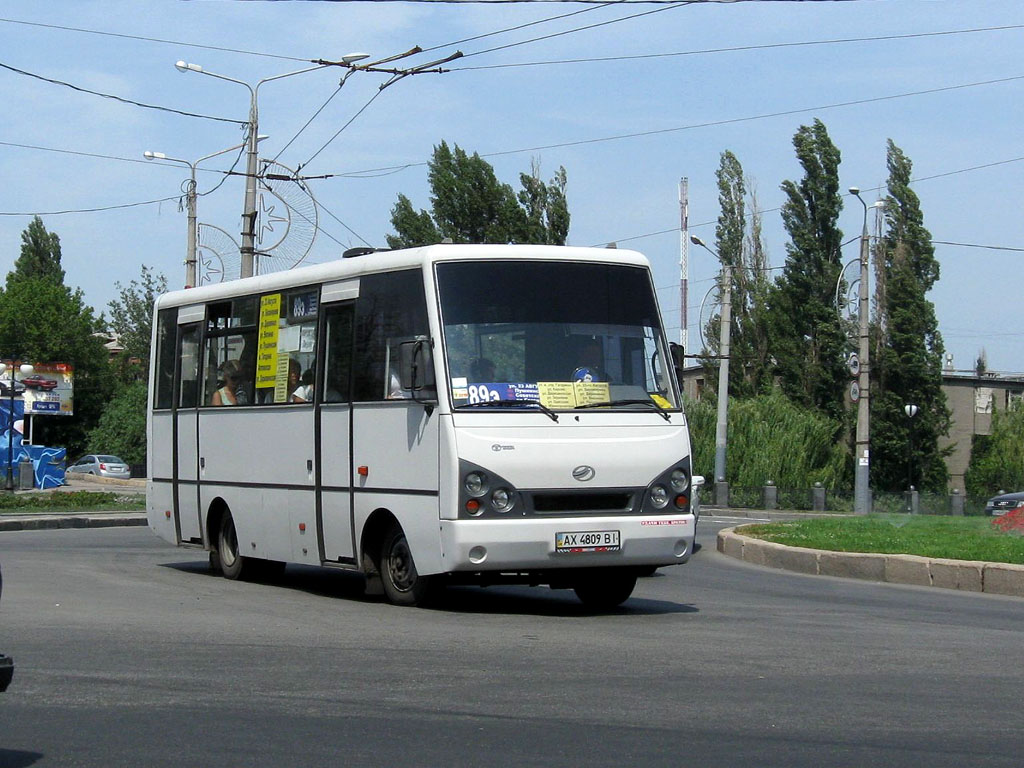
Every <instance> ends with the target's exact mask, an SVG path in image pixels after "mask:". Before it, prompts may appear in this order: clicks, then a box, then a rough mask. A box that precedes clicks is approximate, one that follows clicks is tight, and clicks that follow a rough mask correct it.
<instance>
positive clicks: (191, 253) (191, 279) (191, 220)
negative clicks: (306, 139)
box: [142, 136, 267, 288]
mask: <svg viewBox="0 0 1024 768" xmlns="http://www.w3.org/2000/svg"><path fill="white" fill-rule="evenodd" d="M265 138H267V137H266V136H257V137H256V141H257V142H260V141H263V139H265ZM244 146H245V143H242V144H235V146H233V147H228V148H227V149H222V150H220V151H219V152H214V153H212V154H209V155H204V156H203V157H200V158H199V159H198V160H196V161H195V162H194V163H190V162H189V161H188V160H180V159H178V158H177V157H169V156H167V155H165V154H164V153H163V152H150V151H148V150H147V151H145V152H143V153H142V156H143V157H144V158H146V159H147V160H164V161H166V162H168V163H181V164H182V165H187V166H188V167H189V170H190V171H191V178H190V179H189V182H188V188H187V191H186V193H185V200H186V203H187V208H188V243H187V250H186V254H187V255H186V257H185V287H186V288H195V287H196V279H197V278H196V249H197V248H198V245H199V242H198V234H197V229H196V167H197V166H198V165H199V164H200V163H201V162H203V161H204V160H209V159H210V158H211V157H217V156H218V155H223V154H225V153H226V152H231V151H233V150H236V149H241V148H242V147H244Z"/></svg>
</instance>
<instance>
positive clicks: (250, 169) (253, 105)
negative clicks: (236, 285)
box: [174, 53, 369, 277]
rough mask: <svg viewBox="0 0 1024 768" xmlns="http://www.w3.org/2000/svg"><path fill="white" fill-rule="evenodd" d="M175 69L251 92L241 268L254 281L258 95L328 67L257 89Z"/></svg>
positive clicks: (196, 68)
mask: <svg viewBox="0 0 1024 768" xmlns="http://www.w3.org/2000/svg"><path fill="white" fill-rule="evenodd" d="M368 56H369V54H365V53H352V54H349V55H347V56H343V57H342V59H341V60H342V62H343V63H344V64H346V65H348V64H352V63H353V62H356V61H359V60H361V59H365V58H367V57H368ZM174 66H175V68H176V69H177V70H178V71H179V72H198V73H199V74H201V75H209V76H210V77H215V78H217V79H218V80H227V81H228V82H229V83H238V84H239V85H244V86H245V87H246V88H248V89H249V135H248V137H247V138H246V145H247V146H248V150H247V158H246V167H245V203H244V207H243V210H242V247H241V252H242V267H241V274H240V276H241V277H252V276H253V275H254V274H255V265H256V171H257V166H258V160H257V146H256V145H257V143H258V141H259V140H258V138H257V134H258V132H259V105H258V102H257V97H258V95H259V89H260V86H261V85H263V84H264V83H269V82H270V81H271V80H281V79H282V78H285V77H291V76H292V75H301V74H303V73H304V72H312V71H314V70H317V69H324V68H325V67H327V66H329V65H328V64H317V65H316V66H312V67H306V68H304V69H298V70H295V71H294V72H285V73H284V74H283V75H273V76H272V77H265V78H263V79H262V80H260V81H258V82H257V83H256V85H254V86H253V85H249V84H248V83H247V82H245V81H244V80H238V79H236V78H234V77H228V76H227V75H219V74H217V73H216V72H210V71H209V70H208V69H203V68H202V67H201V66H200V65H198V64H191V63H189V62H187V61H178V62H176V63H175V65H174Z"/></svg>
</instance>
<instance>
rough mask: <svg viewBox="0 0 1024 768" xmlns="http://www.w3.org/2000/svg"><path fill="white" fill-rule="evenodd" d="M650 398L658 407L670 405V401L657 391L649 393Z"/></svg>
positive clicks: (665, 407)
mask: <svg viewBox="0 0 1024 768" xmlns="http://www.w3.org/2000/svg"><path fill="white" fill-rule="evenodd" d="M651 400H653V401H654V404H655V405H657V406H658V407H659V408H662V409H669V408H671V407H672V403H670V402H669V401H668V400H666V399H665V398H664V397H662V396H661V395H659V394H658V393H657V392H655V393H654V394H652V395H651Z"/></svg>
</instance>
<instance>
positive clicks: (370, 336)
mask: <svg viewBox="0 0 1024 768" xmlns="http://www.w3.org/2000/svg"><path fill="white" fill-rule="evenodd" d="M429 333H430V329H429V325H428V324H427V302H426V297H425V295H424V292H423V274H422V273H421V272H420V271H419V270H415V269H411V270H404V271H402V272H385V273H382V274H378V275H366V276H364V277H362V278H361V279H360V285H359V298H358V299H356V319H355V335H356V351H355V358H354V359H355V360H356V361H358V364H357V365H356V366H355V367H354V370H353V374H354V375H353V385H352V397H353V399H354V400H356V401H357V402H358V401H374V400H384V399H386V395H387V393H389V392H390V391H391V390H390V387H389V383H390V382H389V380H388V379H389V373H388V370H387V368H388V340H389V339H400V338H416V337H419V336H424V337H425V336H427V335H428V334H429Z"/></svg>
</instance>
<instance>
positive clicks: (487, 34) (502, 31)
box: [422, 0, 624, 53]
mask: <svg viewBox="0 0 1024 768" xmlns="http://www.w3.org/2000/svg"><path fill="white" fill-rule="evenodd" d="M623 1H624V0H615V2H607V0H606V2H602V3H600V4H595V5H592V6H591V7H589V8H581V9H580V10H576V11H572V12H571V13H563V14H561V15H559V16H551V17H549V18H547V19H538V20H536V21H528V22H526V23H524V24H519V25H517V26H514V27H506V28H505V29H499V30H495V31H494V32H484V33H483V34H480V35H473V36H472V37H464V38H463V39H461V40H454V41H452V42H450V43H442V44H441V45H434V46H431V47H430V48H424V49H423V51H422V53H426V52H428V51H436V50H438V49H440V48H450V47H452V46H455V45H462V44H463V43H471V42H474V41H476V40H483V39H484V38H488V37H494V36H495V35H503V34H505V33H506V32H518V31H519V30H521V29H526V28H528V27H535V26H538V25H539V24H547V23H548V22H550V21H558V20H560V19H567V18H569V17H570V16H577V15H579V14H581V13H589V12H590V11H596V10H600V8H601V7H604V6H609V5H621V4H622V3H623Z"/></svg>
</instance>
